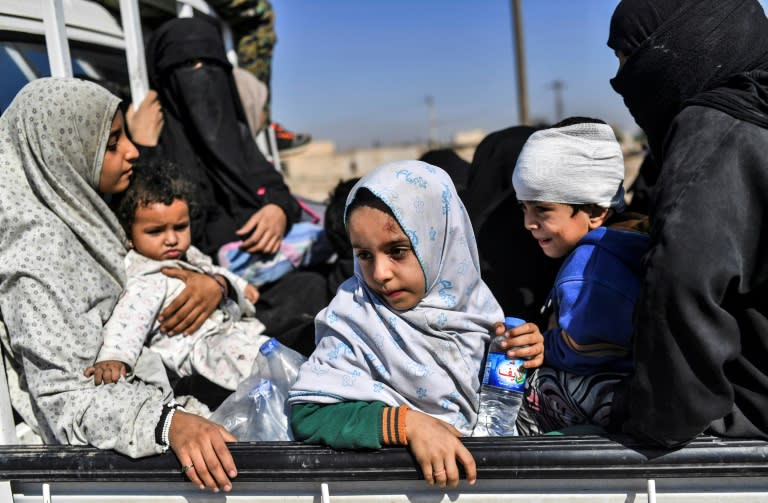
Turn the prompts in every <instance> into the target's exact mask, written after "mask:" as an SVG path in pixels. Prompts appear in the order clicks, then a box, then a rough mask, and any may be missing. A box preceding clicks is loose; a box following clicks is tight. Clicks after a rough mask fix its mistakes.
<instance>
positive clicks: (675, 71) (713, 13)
mask: <svg viewBox="0 0 768 503" xmlns="http://www.w3.org/2000/svg"><path fill="white" fill-rule="evenodd" d="M608 46H609V47H611V48H612V49H614V50H616V51H621V52H622V53H624V54H625V55H626V56H628V60H627V61H626V63H625V64H624V66H623V67H622V68H621V69H620V70H619V71H618V73H617V74H616V77H615V78H613V79H612V80H611V85H612V86H613V88H614V90H615V91H616V92H617V93H619V94H620V95H621V96H622V97H623V98H624V103H625V104H626V106H627V108H628V109H629V111H630V113H631V114H632V116H633V117H634V118H635V121H636V122H637V124H638V125H639V126H640V127H641V128H642V129H643V131H645V134H646V135H647V136H648V142H649V146H650V148H651V151H652V152H653V154H654V157H655V158H656V159H659V160H662V159H663V142H664V138H665V136H666V134H667V131H668V129H669V126H670V124H671V122H672V120H673V119H674V117H675V116H676V115H677V114H678V113H679V112H680V110H681V109H682V107H683V106H685V105H686V104H687V101H688V100H691V99H693V98H695V97H696V96H698V95H699V94H700V93H702V92H704V91H708V90H711V89H714V88H716V87H718V86H720V85H722V84H724V83H725V82H726V81H727V80H728V79H730V78H733V76H735V75H738V74H742V73H744V72H750V71H752V70H759V69H766V68H768V20H767V19H766V17H765V14H764V13H763V10H762V8H761V7H760V4H759V3H758V2H757V0H622V2H621V3H620V4H619V5H618V7H617V8H616V10H615V11H614V13H613V17H612V18H611V29H610V35H609V39H608ZM716 108H717V107H716Z"/></svg>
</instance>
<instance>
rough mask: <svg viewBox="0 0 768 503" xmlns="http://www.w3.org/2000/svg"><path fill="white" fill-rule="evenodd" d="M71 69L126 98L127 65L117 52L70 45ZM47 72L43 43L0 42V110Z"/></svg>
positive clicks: (102, 48)
mask: <svg viewBox="0 0 768 503" xmlns="http://www.w3.org/2000/svg"><path fill="white" fill-rule="evenodd" d="M70 55H71V56H72V72H73V73H74V75H75V76H76V77H79V78H85V79H88V80H93V81H96V82H99V83H101V84H103V85H104V86H105V87H107V89H109V90H110V91H111V92H112V93H114V94H116V95H118V96H119V97H120V98H123V99H127V98H129V97H130V92H129V86H128V66H127V64H126V61H125V56H124V54H123V53H122V52H121V51H118V50H116V49H112V48H107V47H96V46H85V45H78V44H76V43H73V44H72V45H71V46H70ZM50 74H51V71H50V66H49V64H48V56H47V54H46V52H45V43H44V42H43V41H42V39H41V40H40V42H29V41H2V42H0V75H2V76H3V78H2V79H0V110H5V109H6V108H8V105H9V104H10V103H11V101H12V100H13V98H14V96H16V93H17V92H18V91H19V89H21V88H22V87H23V86H24V84H26V83H27V82H29V81H30V80H32V79H34V78H39V77H45V76H48V75H50Z"/></svg>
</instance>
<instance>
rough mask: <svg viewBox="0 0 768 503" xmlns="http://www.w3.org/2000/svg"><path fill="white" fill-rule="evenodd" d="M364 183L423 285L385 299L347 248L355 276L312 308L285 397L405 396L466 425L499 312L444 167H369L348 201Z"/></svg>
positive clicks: (398, 401) (396, 401)
mask: <svg viewBox="0 0 768 503" xmlns="http://www.w3.org/2000/svg"><path fill="white" fill-rule="evenodd" d="M362 187H365V188H367V189H368V190H370V191H371V192H372V193H373V194H374V195H376V196H377V197H378V198H379V199H381V200H382V201H383V202H384V203H385V204H386V205H387V206H388V207H389V208H390V209H391V210H392V213H393V214H394V215H395V218H396V219H397V222H398V223H399V224H400V227H401V228H402V229H403V231H404V232H405V234H406V235H407V236H408V237H409V239H410V240H411V244H412V246H413V249H414V252H415V253H416V256H417V257H418V260H419V263H420V264H421V267H422V270H423V272H424V276H425V279H426V295H425V296H424V298H423V299H422V300H421V301H420V302H419V303H418V304H417V305H416V306H415V307H413V308H411V309H409V310H407V311H396V310H393V309H391V308H390V307H389V306H388V305H387V304H386V303H385V302H383V301H382V300H381V299H380V298H379V297H378V296H377V294H375V293H374V292H372V291H371V290H370V289H369V288H368V286H367V285H366V284H365V281H364V280H363V276H362V273H361V272H360V267H359V263H358V260H357V258H355V276H354V277H352V278H350V279H348V280H347V281H346V282H344V283H343V284H342V285H341V286H340V287H339V290H338V292H337V293H336V297H335V298H334V299H333V300H332V301H331V303H330V305H329V306H328V307H327V308H326V309H324V310H323V311H321V312H320V313H319V314H318V315H317V317H316V318H315V329H316V336H315V337H316V341H317V348H316V349H315V351H314V353H313V354H312V356H311V357H310V359H309V360H308V361H307V362H306V363H305V364H304V365H303V366H302V367H301V370H300V372H299V378H298V380H297V382H296V384H295V385H294V387H293V389H292V391H291V397H290V399H289V403H301V402H317V403H335V402H340V401H349V400H363V401H383V402H385V403H387V404H389V405H393V406H394V405H402V404H407V405H409V406H411V407H412V408H414V409H417V410H420V411H422V412H425V413H427V414H430V415H432V416H434V417H437V418H439V419H442V420H443V421H446V422H447V423H449V424H452V425H453V426H455V427H456V428H457V429H458V430H459V431H461V432H462V433H464V434H467V435H468V434H469V433H471V431H472V427H473V426H474V424H475V422H476V420H477V408H478V392H479V387H480V381H479V377H478V376H479V372H480V365H481V363H482V359H483V354H484V351H485V346H486V344H487V343H488V340H489V337H490V333H491V331H492V329H493V324H494V322H496V321H502V319H503V313H502V310H501V307H500V306H499V304H498V303H497V302H496V299H495V298H494V297H493V294H492V293H491V291H490V290H489V289H488V287H487V286H486V285H485V283H484V282H483V281H482V280H481V279H480V265H479V261H478V255H477V246H476V244H475V237H474V233H473V231H472V226H471V224H470V222H469V217H468V215H467V212H466V210H465V209H464V206H463V205H462V203H461V200H460V199H459V197H458V196H457V194H456V189H455V188H454V186H453V183H452V182H451V179H450V177H449V176H448V175H447V174H446V173H445V172H444V171H443V170H441V169H440V168H437V167H434V166H431V165H429V164H426V163H423V162H419V161H402V162H394V163H390V164H385V165H383V166H381V167H379V168H377V169H376V170H374V171H373V172H371V173H369V174H368V175H366V176H365V177H363V178H362V179H361V180H360V181H359V182H358V183H357V185H355V187H354V188H353V189H352V191H351V192H350V194H349V198H348V199H347V208H348V207H349V205H350V203H351V202H352V201H353V200H354V198H355V195H356V194H357V191H358V190H359V189H360V188H362Z"/></svg>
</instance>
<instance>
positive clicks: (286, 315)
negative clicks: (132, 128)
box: [139, 18, 328, 354]
mask: <svg viewBox="0 0 768 503" xmlns="http://www.w3.org/2000/svg"><path fill="white" fill-rule="evenodd" d="M147 66H148V71H149V78H150V85H151V87H152V88H153V89H155V90H156V91H157V93H158V96H159V100H160V103H161V105H162V109H163V119H164V125H163V128H162V132H161V134H160V138H159V141H158V143H157V146H156V147H153V148H145V147H142V146H141V145H139V147H140V151H141V155H142V157H144V156H149V157H150V158H151V157H154V156H160V157H162V158H165V159H168V160H170V161H172V162H174V163H175V164H177V165H178V166H179V167H180V169H181V171H182V172H183V173H184V175H185V176H186V177H188V178H189V180H190V181H191V182H192V183H193V184H194V185H195V187H196V188H197V194H196V196H197V197H196V203H197V204H196V206H197V207H198V210H199V211H198V214H197V215H195V216H193V220H192V234H193V244H194V245H195V246H197V247H198V248H200V249H201V250H203V251H204V252H205V253H207V254H208V255H211V256H213V257H216V256H217V253H218V251H219V249H220V248H221V247H222V246H223V245H225V244H227V243H232V242H235V241H239V240H242V244H241V245H240V247H239V248H240V250H241V251H242V252H244V253H245V254H250V256H252V257H253V259H254V260H261V259H262V258H263V259H266V260H268V259H269V258H271V257H273V256H274V254H275V253H276V252H278V251H279V249H280V245H281V242H282V240H283V238H284V237H285V235H286V233H288V231H289V230H290V229H291V227H292V225H293V224H295V223H297V222H298V220H299V218H300V216H301V208H300V206H299V204H298V202H297V201H296V199H295V198H294V197H293V196H292V195H291V194H290V192H289V189H288V187H287V186H286V184H285V182H284V181H283V177H282V175H281V174H280V173H279V172H278V171H276V170H275V169H274V167H273V166H272V164H271V163H269V162H268V161H267V160H266V159H265V158H264V156H263V155H262V153H261V152H260V151H259V149H258V148H257V146H256V143H255V142H254V141H253V138H252V135H251V132H250V130H249V129H248V125H247V120H246V118H245V113H244V111H243V107H242V104H241V102H240V99H239V96H238V94H237V88H236V85H235V82H234V77H233V75H232V66H231V65H230V63H229V62H228V61H227V58H226V54H225V52H224V46H223V43H222V39H221V35H220V33H219V32H218V30H217V29H216V27H215V26H214V25H213V24H211V23H210V22H208V21H206V20H204V19H196V18H183V19H182V18H180V19H173V20H171V21H168V22H166V23H164V24H163V25H161V26H160V27H159V28H158V29H157V30H156V31H155V32H154V33H153V34H152V37H151V38H150V41H149V43H148V45H147ZM236 272H237V271H236ZM246 279H250V278H247V277H246ZM260 292H261V298H260V300H259V304H258V305H257V311H258V317H259V319H260V320H261V321H262V322H263V323H264V324H265V326H266V327H267V333H268V334H269V335H271V336H274V337H276V338H278V339H279V340H281V341H282V342H284V343H285V344H287V345H289V346H291V347H293V348H294V349H296V350H298V351H300V352H303V353H305V354H309V353H310V352H311V351H312V349H313V347H314V335H313V333H312V330H311V325H312V319H313V318H314V315H315V314H316V313H317V312H318V311H319V310H320V309H321V308H322V307H324V306H325V304H326V303H327V300H328V299H327V294H326V292H325V281H324V278H322V277H320V276H319V275H317V274H315V273H311V272H306V271H294V272H291V273H288V274H286V275H285V276H282V277H280V278H279V279H278V280H277V281H275V282H272V283H270V284H267V285H262V286H260Z"/></svg>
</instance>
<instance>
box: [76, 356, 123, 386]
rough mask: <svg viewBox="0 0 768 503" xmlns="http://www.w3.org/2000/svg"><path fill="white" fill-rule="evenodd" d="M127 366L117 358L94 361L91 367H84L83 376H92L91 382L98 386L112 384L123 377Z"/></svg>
mask: <svg viewBox="0 0 768 503" xmlns="http://www.w3.org/2000/svg"><path fill="white" fill-rule="evenodd" d="M126 372H127V367H126V365H125V363H123V362H121V361H117V360H104V361H103V362H96V363H94V364H93V366H92V367H88V368H87V369H85V372H83V374H84V375H85V377H91V376H93V383H94V384H95V385H96V386H98V385H100V384H102V383H103V384H112V383H115V382H117V381H119V380H120V378H121V377H125V374H126Z"/></svg>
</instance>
